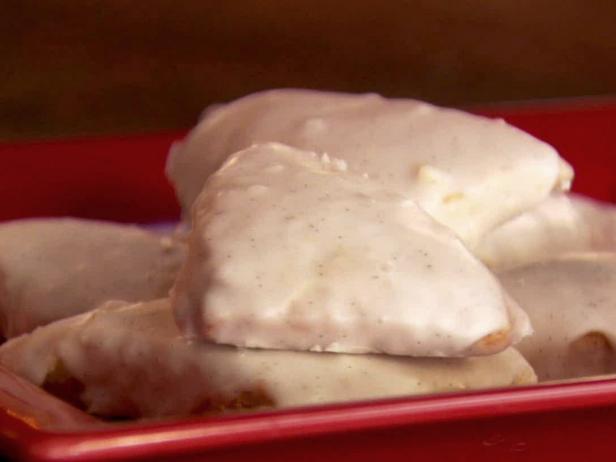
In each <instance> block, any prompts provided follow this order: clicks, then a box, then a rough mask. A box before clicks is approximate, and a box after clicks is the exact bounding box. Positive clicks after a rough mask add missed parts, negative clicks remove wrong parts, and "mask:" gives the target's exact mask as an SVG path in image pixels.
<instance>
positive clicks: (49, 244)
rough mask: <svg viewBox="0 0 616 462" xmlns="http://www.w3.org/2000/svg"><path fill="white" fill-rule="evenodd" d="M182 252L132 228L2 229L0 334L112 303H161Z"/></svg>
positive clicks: (74, 223) (51, 222)
mask: <svg viewBox="0 0 616 462" xmlns="http://www.w3.org/2000/svg"><path fill="white" fill-rule="evenodd" d="M184 257H185V245H184V244H183V243H181V242H178V241H176V240H174V239H172V238H170V237H169V236H164V235H160V234H155V233H150V232H148V231H144V230H142V229H139V228H137V227H136V226H128V225H120V224H113V223H106V222H101V221H94V220H77V219H70V218H64V219H62V218H56V219H44V218H41V219H28V220H16V221H11V222H5V223H1V224H0V333H1V334H3V335H4V336H5V337H14V336H16V335H19V334H23V333H25V332H29V331H31V330H32V329H34V328H35V327H37V326H42V325H44V324H47V323H49V322H51V321H55V320H57V319H61V318H66V317H68V316H72V315H75V314H78V313H82V312H84V311H87V310H91V309H93V308H96V306H97V305H99V304H100V303H103V302H106V301H108V300H112V299H122V300H128V301H135V302H136V301H141V300H153V299H156V298H160V297H165V296H166V295H167V294H168V292H169V289H170V287H171V285H172V284H173V282H174V280H175V276H176V273H177V270H178V268H179V266H180V264H181V263H182V261H183V259H184Z"/></svg>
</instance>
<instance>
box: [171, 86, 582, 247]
mask: <svg viewBox="0 0 616 462" xmlns="http://www.w3.org/2000/svg"><path fill="white" fill-rule="evenodd" d="M269 141H276V142H280V143H284V144H287V145H290V146H294V147H296V148H300V149H306V150H309V151H315V152H318V153H324V152H325V153H327V154H329V155H330V156H333V157H337V158H339V159H343V160H345V161H346V162H347V163H348V165H349V169H350V170H351V171H353V172H356V173H359V174H363V173H367V174H368V175H369V176H370V177H371V178H373V179H375V180H377V181H379V182H380V183H381V184H382V185H385V186H387V187H388V188H392V189H394V190H396V191H399V192H401V193H403V194H407V195H408V196H409V197H410V198H411V199H413V200H414V201H416V202H417V203H418V204H419V205H420V206H421V207H422V208H423V209H424V210H426V211H427V212H428V213H429V214H430V215H432V217H433V218H436V219H437V221H439V222H441V223H442V224H445V225H447V226H449V227H451V228H452V229H453V230H454V231H455V232H456V233H457V234H458V235H459V236H460V237H461V238H462V239H463V240H464V241H465V242H466V243H467V244H469V245H470V246H471V247H472V246H474V244H475V243H476V242H478V240H479V239H480V238H481V237H482V236H483V235H484V234H485V233H486V232H487V231H489V230H490V229H492V228H494V227H495V226H497V225H499V224H501V223H504V222H505V221H507V220H509V219H510V218H512V217H514V216H516V215H518V214H519V213H521V212H523V211H525V210H527V209H529V208H531V207H533V206H535V205H536V204H538V203H539V202H541V201H542V200H543V199H545V198H546V197H547V196H548V195H549V193H550V192H551V191H552V190H561V189H568V188H569V185H570V182H571V177H572V170H571V168H570V167H569V165H568V164H566V163H565V162H564V161H563V160H562V159H561V158H560V157H559V156H558V154H557V153H556V151H555V150H554V149H553V148H552V147H550V146H549V145H547V144H545V143H543V142H541V141H539V140H537V139H535V138H533V137H532V136H530V135H528V134H527V133H524V132H522V131H521V130H518V129H517V128H514V127H512V126H510V125H508V124H506V123H505V122H504V121H502V120H493V119H489V118H485V117H479V116H475V115H471V114H468V113H464V112H461V111H458V110H453V109H443V108H439V107H436V106H432V105H430V104H427V103H423V102H420V101H415V100H409V99H385V98H382V97H380V96H378V95H375V94H368V95H352V94H344V93H328V92H318V91H309V90H288V89H287V90H274V91H266V92H261V93H256V94H253V95H249V96H246V97H244V98H241V99H239V100H237V101H235V102H232V103H230V104H227V105H220V106H216V107H215V108H213V109H211V110H209V111H207V112H206V114H205V116H204V118H203V120H202V121H201V123H200V124H199V125H198V126H197V127H196V128H195V129H194V130H193V131H192V132H191V134H190V135H189V136H188V138H187V139H186V141H185V142H184V143H183V144H182V145H178V146H176V147H175V148H174V150H173V151H172V153H171V156H170V159H169V162H168V175H169V177H170V178H171V180H172V182H173V183H174V184H175V187H176V191H177V194H178V197H179V198H180V201H181V203H182V205H183V207H184V210H185V211H187V210H189V208H190V206H191V205H192V203H193V202H194V200H195V198H196V197H197V195H198V194H199V192H200V191H201V188H202V187H203V184H204V182H205V180H206V178H207V177H208V176H209V175H211V174H212V173H214V171H216V169H218V168H219V167H220V166H221V165H222V163H223V162H224V160H225V159H226V158H227V157H228V156H229V155H230V154H232V153H233V152H235V151H238V150H240V149H245V148H247V147H248V146H250V145H252V144H255V143H264V142H269Z"/></svg>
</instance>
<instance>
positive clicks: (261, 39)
mask: <svg viewBox="0 0 616 462" xmlns="http://www.w3.org/2000/svg"><path fill="white" fill-rule="evenodd" d="M0 59H1V60H2V64H1V67H0V139H4V140H7V139H30V138H48V137H57V136H66V135H83V134H109V133H132V132H150V131H157V130H168V129H176V128H184V127H188V126H190V125H192V124H193V123H194V122H195V120H196V118H197V117H198V114H199V112H200V111H201V110H202V108H203V107H204V106H206V105H207V104H209V103H211V102H214V101H222V100H228V99H231V98H235V97H238V96H241V95H244V94H246V93H248V92H252V91H255V90H259V89H264V88H271V87H283V86H295V87H310V88H322V89H333V90H347V91H378V92H381V93H384V94H386V95H391V96H409V97H418V98H423V99H426V100H429V101H433V102H437V103H443V104H451V105H472V104H481V103H485V102H495V101H510V100H527V99H537V98H555V97H556V98H557V97H568V96H586V95H606V94H615V93H616V2H614V1H609V0H605V1H603V0H596V1H582V0H563V1H546V0H500V1H499V0H457V1H454V0H412V1H406V2H402V1H386V0H380V1H372V0H363V1H359V0H358V1H355V2H352V1H342V2H336V1H333V0H330V1H319V0H311V1H306V0H295V1H293V0H287V1H282V0H247V1H206V0H203V1H196V0H194V1H171V0H169V1H165V0H148V1H145V0H133V1H128V0H113V1H102V0H79V1H78V0H39V1H33V0H24V1H17V0H8V1H7V0H0Z"/></svg>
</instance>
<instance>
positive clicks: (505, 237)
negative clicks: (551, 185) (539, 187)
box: [475, 194, 616, 271]
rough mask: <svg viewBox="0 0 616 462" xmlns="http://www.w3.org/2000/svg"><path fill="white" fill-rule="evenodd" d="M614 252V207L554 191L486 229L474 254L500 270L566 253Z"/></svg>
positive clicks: (615, 218) (615, 238)
mask: <svg viewBox="0 0 616 462" xmlns="http://www.w3.org/2000/svg"><path fill="white" fill-rule="evenodd" d="M590 251H595V252H597V251H611V252H616V207H614V206H613V205H612V204H606V203H601V202H597V201H595V200H592V199H588V198H585V197H582V196H578V195H576V194H556V195H553V196H551V197H549V198H548V199H546V200H545V201H544V202H542V203H541V204H539V205H538V206H537V207H535V208H534V209H532V210H529V211H528V212H525V213H523V214H522V215H520V216H518V217H516V218H514V219H513V220H510V221H508V222H507V223H505V224H503V225H502V226H499V227H498V228H496V229H495V230H493V231H492V232H490V233H489V234H488V235H487V236H486V237H485V238H484V239H483V241H482V242H481V244H480V245H479V246H478V248H477V249H476V250H475V253H476V255H477V256H479V258H481V260H482V261H483V262H485V263H486V264H487V265H488V266H490V268H493V269H494V270H497V271H504V270H507V269H511V268H514V267H516V266H523V265H527V264H530V263H534V262H538V261H541V260H546V259H549V258H553V257H557V256H559V255H561V254H565V253H569V252H590Z"/></svg>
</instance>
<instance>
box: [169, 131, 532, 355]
mask: <svg viewBox="0 0 616 462" xmlns="http://www.w3.org/2000/svg"><path fill="white" fill-rule="evenodd" d="M192 222H193V228H192V233H191V235H190V238H189V254H188V258H187V259H186V263H185V265H184V266H183V267H182V269H181V271H180V274H179V276H178V280H177V283H176V285H175V286H174V288H173V289H172V305H173V307H174V309H175V312H176V316H177V319H178V323H179V325H180V327H181V329H182V331H183V332H184V333H185V334H186V335H188V336H189V337H199V338H205V339H207V340H210V341H214V342H217V343H223V344H232V345H236V346H242V347H250V348H274V349H284V350H301V351H304V350H311V351H331V352H340V353H387V354H394V355H409V356H442V357H455V356H468V355H482V354H492V353H495V352H497V351H501V350H503V349H505V348H506V347H507V346H509V345H510V344H512V343H515V342H516V341H518V340H519V339H520V338H521V337H523V336H524V335H526V334H528V333H529V332H530V326H529V323H528V318H527V317H526V315H525V314H524V313H523V312H522V311H521V310H520V309H519V307H517V305H516V304H515V303H514V302H512V301H511V300H509V299H507V297H506V295H505V294H504V292H503V291H502V289H501V287H500V284H499V283H498V281H497V280H496V278H494V277H493V275H492V274H491V273H490V272H489V271H488V270H487V269H486V268H485V267H484V265H483V264H482V263H481V262H479V260H477V259H476V258H475V257H474V256H473V255H472V254H471V253H470V252H469V251H468V250H467V249H466V248H465V247H464V245H463V244H462V242H461V241H460V240H459V239H458V238H457V237H456V236H455V235H454V234H453V232H451V231H450V230H449V229H448V228H446V227H444V226H442V225H440V224H438V223H437V222H436V221H435V220H433V219H432V218H430V216H428V215H427V214H426V213H425V212H424V211H423V210H422V209H421V208H419V207H418V206H417V205H415V203H414V202H413V201H411V200H410V199H408V198H407V197H406V196H404V195H401V194H398V193H395V192H392V191H391V190H390V189H388V188H384V187H383V186H382V185H381V184H380V183H378V182H374V181H372V180H370V179H366V178H363V177H361V176H358V175H355V174H351V173H348V172H346V164H345V163H344V161H340V160H336V159H333V158H329V157H327V156H318V155H317V154H315V153H311V152H308V151H301V150H298V149H294V148H290V147H288V146H284V145H281V144H277V143H269V144H264V145H256V146H253V147H251V148H249V149H246V150H244V151H240V152H238V153H235V154H233V155H232V156H231V157H230V158H229V159H228V160H227V162H226V163H225V164H224V165H223V166H222V167H221V168H220V170H219V171H218V172H217V173H215V174H214V175H212V176H211V177H210V178H209V180H208V181H207V183H206V185H205V187H204V189H203V192H202V193H201V195H200V196H199V198H198V199H197V201H196V202H195V204H194V206H193V216H192Z"/></svg>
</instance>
